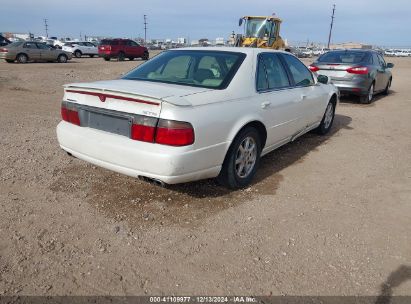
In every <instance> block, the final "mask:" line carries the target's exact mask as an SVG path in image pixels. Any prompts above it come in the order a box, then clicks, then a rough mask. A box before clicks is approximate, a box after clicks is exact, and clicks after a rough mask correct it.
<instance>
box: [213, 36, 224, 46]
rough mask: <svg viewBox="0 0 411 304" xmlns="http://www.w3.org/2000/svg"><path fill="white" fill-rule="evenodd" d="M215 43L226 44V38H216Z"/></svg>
mask: <svg viewBox="0 0 411 304" xmlns="http://www.w3.org/2000/svg"><path fill="white" fill-rule="evenodd" d="M215 45H225V41H224V38H221V37H218V38H216V39H215Z"/></svg>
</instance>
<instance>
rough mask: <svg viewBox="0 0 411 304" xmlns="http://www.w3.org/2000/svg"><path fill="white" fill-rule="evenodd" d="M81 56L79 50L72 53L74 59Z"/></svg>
mask: <svg viewBox="0 0 411 304" xmlns="http://www.w3.org/2000/svg"><path fill="white" fill-rule="evenodd" d="M82 55H83V54H82V53H81V51H80V50H76V51H75V52H74V56H75V57H76V58H80V57H81V56H82Z"/></svg>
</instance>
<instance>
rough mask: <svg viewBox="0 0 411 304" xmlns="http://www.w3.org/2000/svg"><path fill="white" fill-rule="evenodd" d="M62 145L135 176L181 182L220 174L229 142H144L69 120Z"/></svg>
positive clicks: (61, 129)
mask: <svg viewBox="0 0 411 304" xmlns="http://www.w3.org/2000/svg"><path fill="white" fill-rule="evenodd" d="M57 138H58V141H59V144H60V147H61V148H62V149H63V150H65V151H67V152H69V153H71V154H72V155H73V156H75V157H77V158H79V159H82V160H84V161H87V162H90V163H92V164H94V165H96V166H99V167H103V168H106V169H109V170H112V171H115V172H118V173H122V174H126V175H129V176H132V177H139V176H141V177H149V178H152V179H156V180H160V181H162V182H164V183H167V184H178V183H184V182H190V181H195V180H200V179H205V178H213V177H216V176H217V175H218V174H219V172H220V170H221V163H222V161H221V162H220V159H223V158H224V154H225V151H226V147H227V146H228V145H229V143H222V144H219V145H215V146H212V147H207V148H205V149H201V150H188V149H189V148H187V147H169V146H163V145H158V144H151V143H144V142H139V141H133V140H130V139H129V138H127V137H124V136H119V135H115V134H111V133H107V132H103V131H99V130H95V129H91V128H85V127H78V126H75V125H73V124H70V123H67V122H64V121H62V122H60V123H59V125H58V126H57Z"/></svg>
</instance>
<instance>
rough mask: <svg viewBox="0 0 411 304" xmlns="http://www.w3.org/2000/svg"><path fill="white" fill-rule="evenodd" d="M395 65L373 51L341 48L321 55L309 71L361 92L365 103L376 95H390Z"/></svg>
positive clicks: (343, 89)
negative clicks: (392, 70) (392, 71)
mask: <svg viewBox="0 0 411 304" xmlns="http://www.w3.org/2000/svg"><path fill="white" fill-rule="evenodd" d="M393 67H394V64H392V63H386V62H385V60H384V58H383V56H381V54H380V53H378V52H376V51H373V50H341V51H340V50H339V51H330V52H328V53H325V54H324V55H322V56H321V57H319V58H318V59H317V61H316V62H314V63H313V64H311V65H310V70H311V71H313V72H317V74H320V75H325V76H328V77H330V78H331V81H332V83H333V84H334V85H335V86H337V87H338V89H339V90H340V92H342V93H347V94H356V95H359V96H360V101H361V102H362V103H370V102H371V101H372V99H373V96H374V95H375V94H377V93H380V92H382V93H384V94H388V92H389V89H390V87H391V84H392V73H391V69H392V68H393Z"/></svg>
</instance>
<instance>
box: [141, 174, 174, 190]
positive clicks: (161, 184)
mask: <svg viewBox="0 0 411 304" xmlns="http://www.w3.org/2000/svg"><path fill="white" fill-rule="evenodd" d="M138 179H139V180H142V181H144V182H147V183H150V184H154V185H156V186H159V187H162V188H165V187H166V185H167V184H166V183H165V182H163V181H161V180H158V179H155V178H151V177H147V176H141V175H139V176H138Z"/></svg>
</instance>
